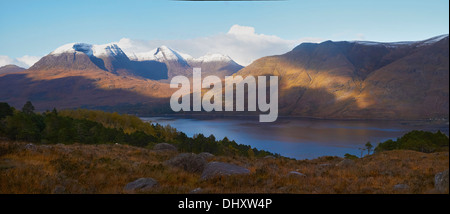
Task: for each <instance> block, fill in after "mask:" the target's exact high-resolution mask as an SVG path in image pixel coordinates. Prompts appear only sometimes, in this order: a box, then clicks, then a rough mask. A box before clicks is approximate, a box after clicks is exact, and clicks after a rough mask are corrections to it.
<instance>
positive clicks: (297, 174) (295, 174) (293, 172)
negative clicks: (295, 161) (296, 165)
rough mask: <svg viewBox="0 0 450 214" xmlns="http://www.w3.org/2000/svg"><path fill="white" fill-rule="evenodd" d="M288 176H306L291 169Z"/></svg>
mask: <svg viewBox="0 0 450 214" xmlns="http://www.w3.org/2000/svg"><path fill="white" fill-rule="evenodd" d="M288 176H295V177H306V175H305V174H303V173H301V172H297V171H291V172H289V173H288Z"/></svg>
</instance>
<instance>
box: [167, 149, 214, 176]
mask: <svg viewBox="0 0 450 214" xmlns="http://www.w3.org/2000/svg"><path fill="white" fill-rule="evenodd" d="M166 164H168V165H170V166H174V167H178V168H181V169H183V170H185V171H187V172H192V173H201V172H203V170H204V169H205V166H206V164H207V162H206V160H205V158H203V157H202V156H200V155H196V154H193V153H182V154H179V155H177V156H175V157H174V158H172V159H170V160H168V161H166Z"/></svg>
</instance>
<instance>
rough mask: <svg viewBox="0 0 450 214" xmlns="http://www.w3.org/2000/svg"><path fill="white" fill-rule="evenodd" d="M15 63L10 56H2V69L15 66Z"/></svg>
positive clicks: (0, 57) (0, 60)
mask: <svg viewBox="0 0 450 214" xmlns="http://www.w3.org/2000/svg"><path fill="white" fill-rule="evenodd" d="M13 62H14V59H11V58H10V57H9V56H2V55H0V67H1V66H5V65H9V64H13Z"/></svg>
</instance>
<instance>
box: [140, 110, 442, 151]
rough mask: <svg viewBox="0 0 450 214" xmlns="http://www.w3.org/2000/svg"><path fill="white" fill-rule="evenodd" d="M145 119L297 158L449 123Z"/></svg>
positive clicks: (433, 128) (353, 147)
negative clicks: (226, 138)
mask: <svg viewBox="0 0 450 214" xmlns="http://www.w3.org/2000/svg"><path fill="white" fill-rule="evenodd" d="M141 119H142V120H144V121H150V122H156V123H159V124H162V125H167V124H170V125H171V126H172V127H175V128H176V129H178V130H180V131H182V132H184V133H186V134H187V135H188V136H190V137H192V136H194V135H195V134H198V133H202V134H204V135H205V136H209V135H211V134H213V135H214V136H215V137H216V139H223V138H224V137H228V138H229V139H230V140H235V141H236V142H237V143H240V144H246V145H251V146H253V147H256V148H258V149H264V150H268V151H271V152H274V153H279V154H281V155H284V156H288V157H292V158H296V159H311V158H316V157H319V156H324V155H334V156H343V155H344V154H345V153H350V154H353V155H357V156H359V155H360V150H359V149H358V148H362V147H364V144H365V143H366V142H367V141H370V142H372V144H373V145H376V144H378V143H379V142H382V141H385V140H388V139H395V138H397V137H400V136H402V135H403V134H405V133H406V132H408V131H411V130H426V131H433V132H435V131H437V130H441V131H442V132H444V133H445V134H447V135H448V134H449V126H448V123H435V122H433V123H432V122H417V121H409V122H408V121H401V122H399V121H340V120H314V119H288V118H279V119H278V120H277V122H275V123H259V122H258V121H257V120H253V119H251V118H244V117H243V118H232V119H231V118H225V119H224V118H213V119H204V118H202V119H192V118H176V117H145V118H141Z"/></svg>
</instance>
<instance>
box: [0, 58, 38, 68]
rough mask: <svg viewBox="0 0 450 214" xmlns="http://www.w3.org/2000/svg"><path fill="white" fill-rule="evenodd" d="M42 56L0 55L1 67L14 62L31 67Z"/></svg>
mask: <svg viewBox="0 0 450 214" xmlns="http://www.w3.org/2000/svg"><path fill="white" fill-rule="evenodd" d="M40 58H41V57H38V56H28V55H25V56H23V57H19V58H15V59H13V58H11V57H9V56H4V55H0V67H1V66H5V65H9V64H13V65H17V66H19V67H23V68H29V67H31V66H32V65H33V64H34V63H36V62H37V61H38V60H39V59H40Z"/></svg>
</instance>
